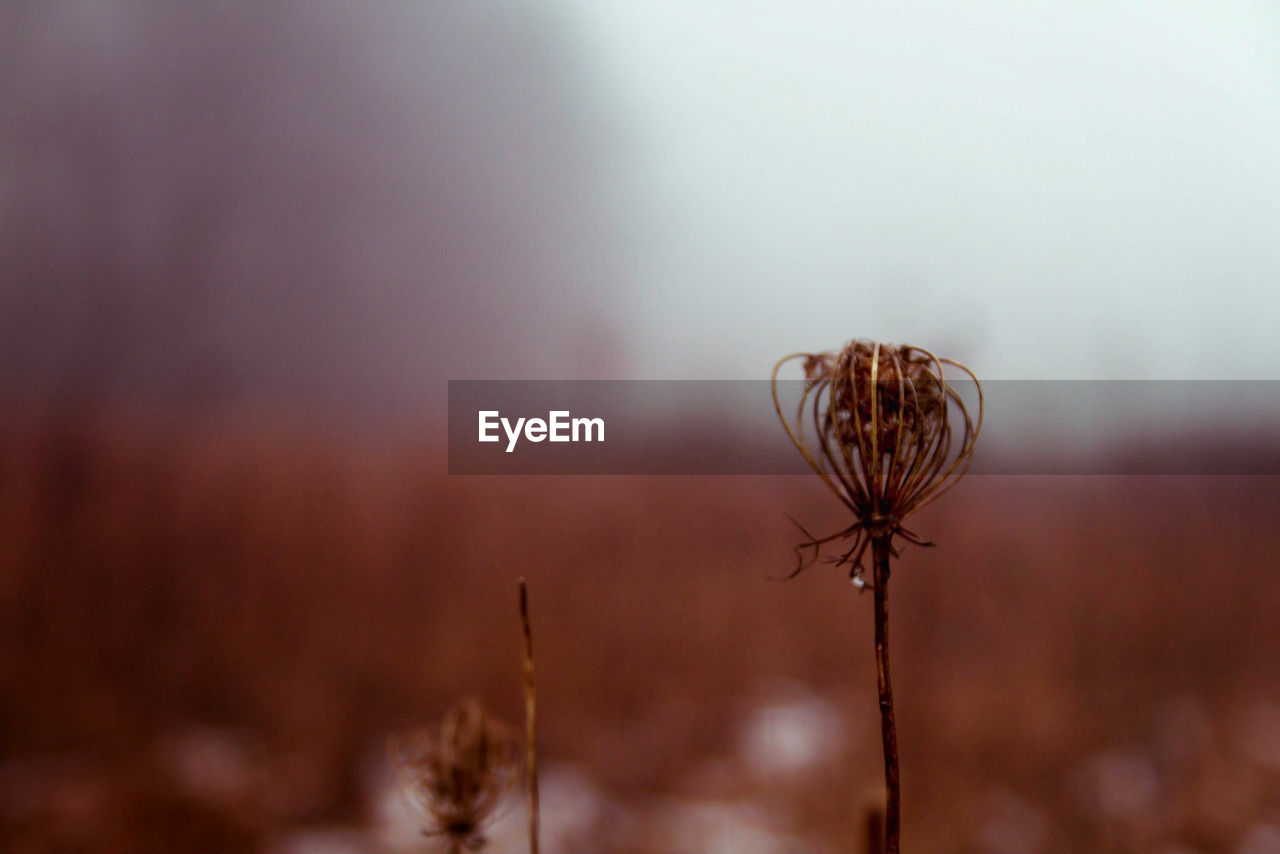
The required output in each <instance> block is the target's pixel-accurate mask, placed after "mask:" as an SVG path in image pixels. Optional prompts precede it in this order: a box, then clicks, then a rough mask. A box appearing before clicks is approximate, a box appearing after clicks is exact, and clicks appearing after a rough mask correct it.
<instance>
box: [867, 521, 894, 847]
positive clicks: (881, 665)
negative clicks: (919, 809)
mask: <svg viewBox="0 0 1280 854" xmlns="http://www.w3.org/2000/svg"><path fill="white" fill-rule="evenodd" d="M891 536H892V535H889V534H885V535H879V536H876V537H875V538H874V539H872V541H871V559H872V563H873V565H874V573H875V575H874V581H875V600H876V601H875V609H876V684H877V685H878V687H879V689H880V736H881V740H882V741H883V742H884V786H885V790H886V794H885V810H884V852H885V854H898V837H899V834H900V827H901V815H900V812H899V803H898V801H899V796H898V728H897V725H896V724H895V723H894V720H893V686H892V684H890V682H889V541H890V539H891Z"/></svg>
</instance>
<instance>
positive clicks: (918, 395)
mask: <svg viewBox="0 0 1280 854" xmlns="http://www.w3.org/2000/svg"><path fill="white" fill-rule="evenodd" d="M793 359H802V360H803V364H804V375H805V382H804V393H803V394H802V396H801V398H800V402H799V405H798V406H797V408H796V412H795V417H794V418H793V419H788V418H787V417H786V416H785V415H783V413H782V404H781V402H780V401H779V399H778V373H779V371H780V370H781V369H782V367H783V366H784V365H785V364H787V363H788V362H790V361H792V360H793ZM943 365H949V366H952V367H954V368H956V369H958V370H960V371H963V372H964V374H966V375H967V376H968V377H969V379H971V380H972V381H973V383H974V385H975V386H976V388H977V395H978V419H977V422H976V423H975V422H974V421H973V419H972V418H971V416H970V413H969V409H968V408H967V406H966V405H965V402H964V400H963V399H962V398H961V396H960V394H959V393H958V392H957V391H956V389H955V388H954V387H952V386H951V385H950V384H949V383H948V382H947V380H946V378H945V377H944V376H943ZM772 384H773V405H774V408H775V409H776V410H777V412H778V418H779V419H781V421H782V426H783V428H784V429H786V431H787V435H788V436H789V437H790V438H791V441H792V443H793V444H794V445H795V446H796V448H797V449H798V450H799V451H800V453H801V454H802V455H803V456H804V458H805V460H806V461H807V462H808V463H809V465H810V466H812V467H813V470H814V471H816V472H817V473H818V475H819V476H820V477H821V478H822V480H823V482H824V483H826V484H827V486H828V487H830V488H831V490H832V491H833V492H834V493H835V494H836V495H837V496H838V497H839V498H840V500H841V501H842V502H844V504H845V505H846V506H847V507H848V508H849V509H850V510H851V511H852V512H853V515H854V517H855V521H854V523H853V524H852V525H851V526H849V527H848V528H846V529H845V530H843V531H840V532H838V533H836V534H832V535H831V536H828V537H821V538H819V537H814V536H813V535H812V534H810V533H809V532H808V531H805V529H804V528H803V527H802V526H800V525H799V523H798V522H797V523H796V525H797V527H800V530H801V531H802V532H803V533H804V535H805V537H807V540H806V541H805V542H804V543H802V544H800V545H799V546H797V547H796V569H795V571H794V572H792V573H791V576H789V577H794V576H796V575H798V574H799V573H800V572H801V571H802V570H804V569H805V568H806V567H807V566H809V565H811V564H812V563H813V562H814V561H815V560H816V559H817V558H818V554H819V551H820V550H821V547H822V546H823V545H824V544H826V543H829V542H831V541H833V540H837V539H848V538H850V537H851V538H853V543H852V545H851V546H850V548H849V549H848V551H846V552H845V553H844V554H843V555H842V556H840V557H839V558H838V559H835V560H834V562H835V563H836V564H837V565H845V564H848V565H849V566H850V567H851V568H850V577H851V578H852V579H853V581H854V583H855V584H857V585H858V586H859V587H865V586H866V585H865V583H864V582H863V580H862V557H863V554H864V553H865V551H866V549H867V546H868V544H869V543H870V542H871V540H872V539H874V538H876V537H878V536H886V537H889V538H892V537H894V536H901V537H902V538H904V539H906V540H908V541H910V542H913V543H917V544H919V545H930V544H929V543H924V542H922V541H921V540H920V539H919V538H918V537H916V536H915V535H914V534H912V533H911V532H910V531H908V530H907V529H906V528H904V527H902V520H903V519H905V518H906V517H907V515H909V514H910V513H913V512H914V511H916V510H919V509H920V508H921V507H923V506H925V505H926V504H928V503H929V502H931V501H933V500H934V499H935V498H937V497H938V496H939V495H941V494H942V493H944V492H946V491H947V490H948V489H950V488H951V487H952V486H954V485H955V483H956V481H957V480H959V478H960V477H961V476H962V475H963V474H964V473H965V472H966V471H967V470H968V468H969V462H970V460H971V458H972V456H973V447H974V442H975V441H976V440H977V438H978V432H979V431H980V430H981V429H982V386H981V385H979V384H978V381H977V378H976V377H975V376H974V375H973V373H972V372H971V371H970V370H969V369H968V368H966V367H965V366H964V365H961V364H959V363H957V362H953V361H951V360H949V359H939V358H938V357H936V356H934V355H933V354H932V353H930V352H928V351H927V350H923V349H921V348H919V347H911V346H905V345H904V346H894V345H890V344H880V343H877V342H872V341H851V342H850V343H849V344H848V345H847V346H846V347H845V348H844V349H843V350H841V351H840V352H838V353H794V354H792V355H790V356H787V357H785V358H783V359H781V360H780V361H779V362H778V364H777V365H775V366H774V369H773V379H772ZM953 421H954V422H955V423H954V424H953ZM806 422H808V423H809V425H810V426H811V429H812V432H813V433H814V434H815V435H816V437H817V441H816V444H811V443H810V441H809V440H808V439H806V428H805V425H806ZM806 553H809V557H808V559H807V560H806V558H805V555H806Z"/></svg>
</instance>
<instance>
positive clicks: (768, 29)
mask: <svg viewBox="0 0 1280 854" xmlns="http://www.w3.org/2000/svg"><path fill="white" fill-rule="evenodd" d="M232 8H234V7H227V6H226V5H225V4H216V3H212V2H189V3H182V4H176V3H165V2H141V0H119V2H112V3H103V2H25V3H24V2H12V3H7V4H5V5H4V7H3V9H2V10H0V76H2V77H3V79H4V85H3V87H2V88H0V102H2V103H3V107H4V108H3V109H2V110H0V364H2V365H3V368H2V369H0V370H2V376H0V389H2V390H3V392H4V394H5V395H6V396H8V397H10V398H11V399H12V398H14V397H15V396H16V397H18V398H23V399H26V398H32V397H34V398H37V399H43V398H45V397H47V396H49V395H50V394H52V395H54V396H61V397H72V398H75V397H84V396H91V397H102V396H106V397H124V398H127V399H137V400H141V401H144V402H149V401H160V402H166V401H177V402H181V403H199V404H201V405H218V404H221V403H236V402H241V401H245V400H249V401H259V402H262V401H266V402H269V403H271V404H273V405H279V406H281V407H283V408H286V409H288V408H291V407H301V408H308V409H309V408H314V407H319V408H320V409H322V410H325V411H334V412H351V411H358V412H364V411H368V412H375V413H379V414H398V413H404V414H419V413H422V412H424V411H432V410H435V409H437V408H438V407H440V406H441V405H442V403H443V401H444V380H445V379H448V378H502V379H510V378H524V377H564V378H574V377H625V378H761V377H763V376H766V375H767V371H768V369H769V368H770V366H771V365H772V362H773V360H774V359H775V358H776V357H777V356H778V355H781V354H783V353H786V352H791V351H793V350H796V349H816V348H826V347H833V346H838V345H839V344H841V343H842V342H843V341H844V340H846V339H847V338H849V337H851V336H853V335H858V336H870V337H878V338H881V339H885V340H898V341H909V342H913V343H919V344H922V345H925V346H930V347H932V348H934V349H936V350H939V351H942V352H944V353H946V354H949V355H952V356H954V357H957V358H960V359H962V360H965V361H967V362H969V363H970V364H972V365H973V366H974V367H975V368H976V369H977V370H978V371H979V373H980V374H981V375H983V376H984V377H988V378H991V377H1003V378H1038V377H1054V378H1092V377H1108V378H1116V377H1126V378H1145V377H1158V378H1226V377H1242V378H1253V379H1269V378H1277V377H1280V344H1277V343H1276V338H1275V336H1274V334H1273V330H1274V328H1275V325H1276V321H1277V317H1278V316H1280V311H1278V308H1280V304H1278V303H1277V296H1276V288H1275V284H1276V282H1277V280H1278V279H1280V157H1277V156H1276V151H1277V150H1280V7H1277V6H1275V5H1274V4H1271V3H1266V2H1258V3H1244V2H1236V3H1226V2H1213V3H1210V2H1203V3H1180V4H1168V3H1154V2H1153V3H1130V4H1123V5H1118V4H1113V3H1103V2H1094V3H1088V2H1081V3H1074V4H1053V3H997V2H979V3H969V4H960V5H955V4H936V3H892V4H890V3H883V4H882V3H803V4H798V5H797V4H783V3H768V2H740V1H739V0H735V2H727V0H724V1H723V2H722V0H706V2H700V3H696V4H688V3H676V2H659V1H658V0H646V1H645V2H611V3H595V2H586V0H578V2H573V3H557V4H549V3H526V4H495V3H484V2H467V3H460V2H458V3H455V2H439V3H407V2H405V3H390V2H387V3H377V4H369V5H364V4H349V3H338V2H306V3H304V2H292V3H279V4H272V5H270V6H255V7H253V8H252V9H251V8H250V7H249V6H247V5H246V6H244V7H241V8H234V11H232Z"/></svg>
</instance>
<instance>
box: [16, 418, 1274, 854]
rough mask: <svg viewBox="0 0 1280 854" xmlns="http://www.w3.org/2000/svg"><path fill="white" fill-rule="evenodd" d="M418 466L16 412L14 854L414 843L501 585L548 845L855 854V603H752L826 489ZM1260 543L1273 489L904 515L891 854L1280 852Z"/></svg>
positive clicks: (271, 431)
mask: <svg viewBox="0 0 1280 854" xmlns="http://www.w3.org/2000/svg"><path fill="white" fill-rule="evenodd" d="M430 432H431V431H429V430H424V435H429V434H430ZM443 459H444V454H443V449H442V448H441V447H440V446H439V445H438V444H437V443H435V442H434V441H432V440H427V439H414V438H413V437H411V436H410V437H406V436H405V435H400V436H398V437H396V438H394V439H390V438H387V437H385V436H381V437H379V436H373V435H371V434H369V433H366V434H363V435H354V434H349V433H347V434H344V433H341V432H338V431H330V432H324V431H316V430H315V429H312V428H310V427H309V426H308V425H305V424H301V423H298V422H290V421H288V420H286V419H272V418H268V417H265V416H254V417H251V416H248V415H243V414H242V415H238V416H226V417H221V418H218V419H216V420H205V421H196V420H179V419H160V418H158V417H152V416H147V415H145V414H139V413H136V412H124V411H120V412H117V413H114V414H111V413H107V414H103V413H76V414H75V415H74V417H67V416H65V415H64V416H59V417H54V416H49V415H47V414H46V415H40V416H39V417H37V416H35V415H31V414H14V415H11V416H9V417H7V418H6V419H5V421H4V423H3V425H2V426H0V634H2V637H3V640H2V641H0V711H2V713H3V717H0V822H2V823H3V824H2V825H0V827H2V828H3V836H4V838H5V839H6V840H7V843H6V847H7V850H13V851H24V852H71V851H101V852H107V851H133V852H173V851H188V852H203V851H208V852H214V851H271V852H277V851H279V852H283V851H410V850H427V849H429V848H430V847H431V845H432V841H431V840H423V839H420V838H416V837H415V835H414V834H413V833H412V832H411V831H412V828H411V827H410V829H409V831H408V832H406V831H405V828H404V827H403V825H404V824H405V822H406V819H405V817H404V816H403V815H399V814H398V813H397V812H396V806H395V804H396V798H395V794H394V786H393V783H392V781H391V778H390V771H389V769H388V768H387V760H386V755H385V750H384V745H385V743H386V740H387V738H388V736H389V735H391V734H392V733H395V732H397V731H400V730H403V729H404V728H406V727H410V726H415V725H419V724H427V723H430V722H433V721H436V720H438V719H439V718H440V716H441V715H442V714H443V712H444V710H445V708H446V707H447V706H448V705H449V704H450V703H452V702H453V701H454V700H456V699H458V698H461V697H464V696H470V695H474V696H477V697H479V698H480V699H482V700H483V701H484V702H485V703H486V704H487V705H488V706H489V707H490V708H492V709H493V710H495V711H496V712H497V713H498V714H500V715H501V716H503V717H505V718H507V719H508V720H511V721H513V722H515V721H518V720H519V719H520V713H521V712H520V710H521V697H520V657H519V650H520V634H519V623H518V619H517V611H516V582H517V579H518V578H519V577H521V576H524V577H526V578H527V579H528V581H529V585H530V589H531V596H532V608H533V621H534V632H535V635H536V644H537V656H538V678H539V698H540V708H539V718H540V722H541V739H542V744H541V748H542V756H543V761H544V773H545V776H546V780H547V782H546V785H547V787H548V793H547V795H546V798H545V799H544V804H545V809H546V815H545V818H544V821H545V823H546V824H547V827H548V841H547V844H546V846H544V850H550V851H553V852H556V854H559V852H561V851H564V852H570V851H580V852H617V854H631V852H635V853H636V854H639V852H683V851H699V852H713V851H734V852H739V851H740V852H742V854H749V853H750V852H754V851H762V852H772V851H779V852H782V851H817V852H826V851H831V852H836V851H861V850H864V849H863V848H862V846H863V839H864V837H865V832H864V823H865V821H866V818H867V813H868V809H869V808H870V806H871V805H872V804H874V802H875V800H876V797H877V786H878V785H879V782H880V779H881V777H880V773H881V767H880V754H879V733H878V724H877V718H876V712H875V699H874V688H875V678H874V668H873V661H872V649H871V622H870V598H869V597H864V596H860V595H859V594H858V592H857V591H856V590H855V589H853V588H852V586H851V585H850V584H849V583H848V581H847V579H846V578H844V577H842V573H840V572H839V571H837V570H835V569H833V568H831V567H829V566H822V565H819V566H815V567H813V568H812V569H810V570H808V571H807V572H806V573H804V574H802V575H801V576H800V577H798V578H796V579H795V580H793V581H790V582H785V583H782V582H778V581H773V580H770V577H771V576H777V575H780V574H785V573H786V572H787V571H789V569H790V568H791V566H792V561H793V555H792V547H793V546H794V545H795V543H796V542H797V541H798V540H797V536H796V532H795V530H794V529H793V528H792V527H791V524H790V522H788V520H787V518H786V516H787V514H792V515H794V516H795V517H796V518H797V519H800V520H802V521H803V522H804V523H805V524H806V527H810V530H814V531H823V532H826V531H828V530H835V529H836V527H837V526H840V525H842V524H844V523H843V520H842V517H841V515H840V512H839V508H838V507H837V506H836V504H835V502H833V501H832V500H831V499H830V496H828V495H826V494H824V492H823V490H822V488H821V485H820V484H819V483H818V482H817V481H816V480H815V479H814V478H808V477H785V478H778V477H775V478H768V477H704V478H692V477H595V478H593V477H578V478H571V477H527V478H495V477H472V478H466V477H456V476H455V477H450V476H448V475H447V474H446V473H445V470H444V462H443ZM1277 518H1280V483H1277V481H1276V480H1275V479H1270V478H1227V477H1217V478H1213V477H1201V478H1195V477H993V476H982V477H970V478H968V479H967V480H966V481H964V482H963V483H961V484H960V486H959V487H957V488H956V489H955V490H954V491H953V492H952V493H950V494H949V495H948V496H947V497H946V498H945V499H943V500H942V501H940V502H938V503H937V504H935V505H933V506H932V507H930V508H929V509H928V510H926V511H924V512H923V513H922V514H921V515H920V516H919V517H918V518H917V519H916V520H915V524H913V526H912V527H913V529H914V530H916V531H918V532H919V533H921V534H923V535H925V536H926V537H928V538H930V539H933V540H935V541H936V542H937V543H938V547H937V548H935V549H920V548H915V547H910V546H908V547H907V548H906V550H905V551H904V554H903V556H902V558H901V560H900V561H899V562H898V564H897V565H896V568H895V574H894V581H893V587H892V588H891V591H892V592H891V600H892V601H891V627H892V628H891V631H892V636H893V643H894V650H893V652H894V675H895V680H896V684H895V687H896V689H897V698H898V706H899V715H900V721H899V726H900V738H901V743H902V750H903V757H902V762H903V781H904V792H903V798H904V839H905V845H906V847H907V848H908V849H909V850H911V851H917V852H938V854H948V853H949V852H957V854H961V852H966V853H967V852H972V853H973V854H977V853H978V852H991V854H1001V853H1002V852H1009V854H1013V852H1046V854H1052V853H1053V852H1140V851H1141V852H1148V851H1149V852H1164V853H1165V854H1178V853H1179V852H1180V853H1181V854H1187V852H1217V851H1229V852H1241V854H1260V852H1271V851H1280V655H1277V651H1278V650H1280V620H1277V617H1276V612H1277V603H1280V573H1278V572H1277V568H1280V531H1278V530H1277V528H1276V524H1275V520H1276V519H1277ZM557 781H559V782H557ZM520 809H521V807H520V806H519V805H514V806H512V807H511V808H510V809H509V810H508V813H509V815H508V816H507V817H506V818H505V819H504V820H503V821H504V822H505V824H504V825H503V827H500V828H497V829H495V831H494V834H493V837H492V850H495V851H499V852H501V851H506V850H523V845H524V843H523V842H522V841H521V840H520V838H519V835H518V834H517V833H515V832H514V831H513V830H512V829H511V825H513V824H514V825H517V826H518V824H519V820H520V816H519V811H520ZM504 828H505V829H504Z"/></svg>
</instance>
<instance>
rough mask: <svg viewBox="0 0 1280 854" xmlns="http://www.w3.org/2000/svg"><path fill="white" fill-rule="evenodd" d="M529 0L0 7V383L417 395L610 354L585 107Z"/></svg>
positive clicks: (604, 130)
mask: <svg viewBox="0 0 1280 854" xmlns="http://www.w3.org/2000/svg"><path fill="white" fill-rule="evenodd" d="M577 57H578V46H577V45H576V44H575V43H574V36H573V33H572V32H571V31H570V30H568V29H567V28H566V27H565V26H563V25H562V24H561V22H559V20H558V19H557V17H556V15H555V14H554V12H553V10H551V9H546V8H537V9H535V8H527V9H523V10H522V9H507V10H503V11H502V13H501V14H493V13H491V12H486V11H485V10H484V9H482V8H481V7H477V6H472V5H468V4H380V5H378V6H377V7H359V6H352V5H350V4H344V3H312V2H285V3H275V4H268V5H261V4H260V5H255V6H253V7H252V8H251V9H249V8H244V7H232V6H228V5H227V4H223V3H218V2H212V0H194V2H185V3H158V2H153V0H114V1H113V2H107V3H82V2H71V0H68V2H52V3H46V2H26V1H25V0H19V2H12V3H5V4H3V6H2V7H0V79H3V80H4V86H3V91H2V92H0V399H3V400H9V399H19V400H24V401H28V402H30V401H45V400H48V399H50V398H54V399H57V400H61V401H67V402H71V403H74V404H76V405H79V404H80V403H83V402H85V401H94V400H107V401H115V400H125V401H129V402H131V403H143V404H145V403H156V402H160V403H162V404H164V405H166V406H181V407H186V408H197V409H200V410H208V409H218V408H221V407H224V406H227V405H232V404H236V403H240V402H243V401H246V400H248V401H252V402H254V403H255V404H256V405H268V404H269V405H271V406H273V407H277V408H284V409H295V410H296V409H310V410H319V411H321V412H323V413H325V414H326V415H327V416H329V417H345V418H350V417H368V416H370V415H371V416H373V417H375V418H376V417H381V416H385V415H396V416H403V415H405V414H408V415H413V416H421V415H422V414H423V413H424V412H425V413H431V412H434V411H435V410H436V409H438V408H439V407H440V406H441V405H442V403H443V382H444V380H445V379H446V378H458V377H472V376H502V377H511V378H523V377H529V376H558V375H565V374H568V373H571V372H577V373H579V374H583V373H584V372H585V373H586V374H589V373H590V372H591V371H593V370H594V371H600V372H606V373H607V371H608V370H609V369H610V367H613V368H615V369H616V367H617V363H616V355H617V352H618V350H617V345H615V344H613V343H611V338H610V332H611V330H609V329H608V328H607V324H605V323H604V322H603V321H602V320H601V318H602V316H603V315H602V312H601V307H600V298H599V294H600V289H601V285H602V283H603V282H609V283H610V284H611V287H614V288H617V287H618V286H620V285H621V284H622V283H623V282H624V281H625V276H623V275H622V274H621V273H620V269H619V267H618V264H619V263H620V262H619V261H618V259H617V257H616V253H615V252H614V248H615V244H616V240H615V239H612V238H610V236H609V235H611V234H615V233H616V232H617V227H616V224H615V222H614V219H613V217H614V216H615V210H614V208H613V207H611V206H613V205H614V204H615V201H616V199H615V196H614V194H613V190H612V189H611V187H612V184H611V179H609V178H608V177H607V176H608V175H610V174H612V173H611V172H610V171H609V160H608V157H609V154H608V152H609V151H611V150H612V149H611V148H610V147H609V145H608V144H607V143H608V142H609V141H610V136H609V134H610V132H611V131H610V128H609V124H608V122H609V117H608V111H607V109H604V108H603V107H601V105H600V103H599V99H597V98H596V97H595V95H594V94H593V93H592V91H591V89H590V87H589V86H588V85H584V75H583V74H582V73H581V69H580V68H579V67H578V62H579V60H578V59H577Z"/></svg>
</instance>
